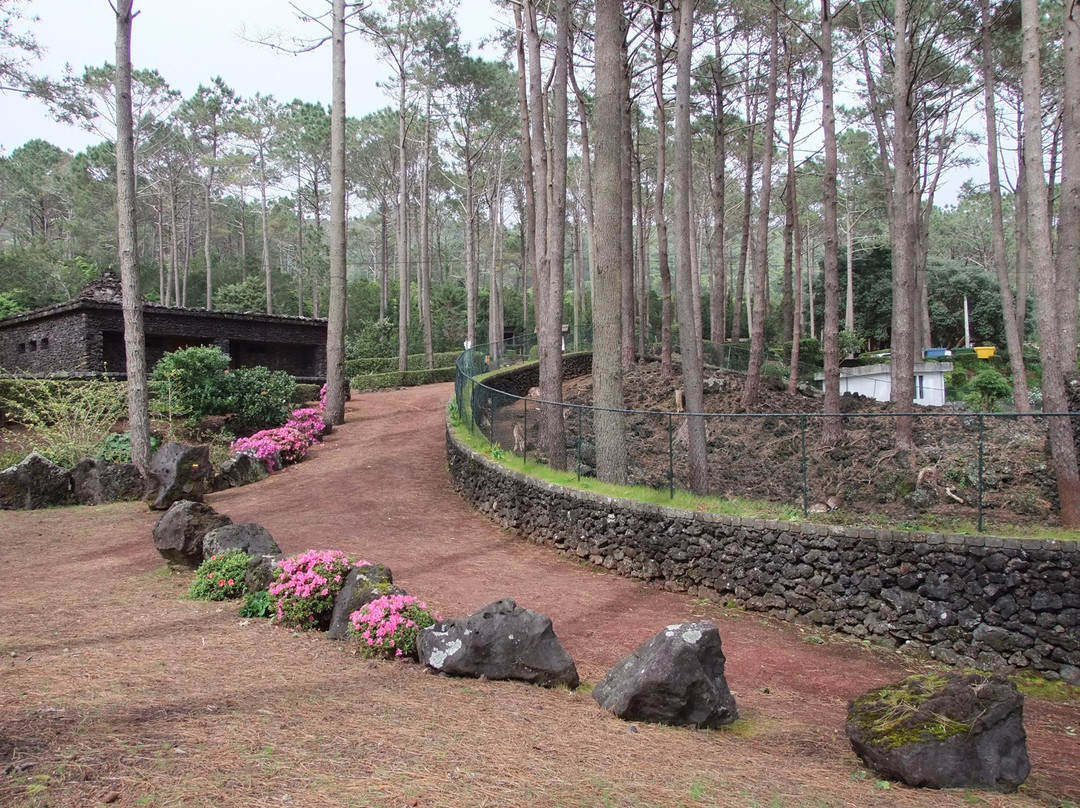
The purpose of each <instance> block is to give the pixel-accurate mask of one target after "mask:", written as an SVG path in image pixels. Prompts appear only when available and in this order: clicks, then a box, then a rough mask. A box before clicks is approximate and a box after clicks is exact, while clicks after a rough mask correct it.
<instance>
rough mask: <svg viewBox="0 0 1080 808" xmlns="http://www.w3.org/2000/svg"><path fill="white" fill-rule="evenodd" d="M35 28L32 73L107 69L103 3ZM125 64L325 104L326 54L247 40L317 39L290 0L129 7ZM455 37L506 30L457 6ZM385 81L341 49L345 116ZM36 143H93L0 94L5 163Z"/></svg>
mask: <svg viewBox="0 0 1080 808" xmlns="http://www.w3.org/2000/svg"><path fill="white" fill-rule="evenodd" d="M296 5H297V6H299V7H300V8H302V9H304V10H305V11H310V12H311V13H318V12H320V11H321V10H323V9H327V8H329V4H328V3H326V2H325V0H297V2H296ZM29 8H30V9H31V10H32V12H33V13H34V14H35V15H37V17H38V21H37V22H36V23H32V24H31V25H30V26H29V28H30V30H32V31H33V32H34V34H35V36H36V37H37V40H38V43H39V44H40V45H42V47H43V48H44V50H45V54H44V57H43V58H42V60H41V61H40V63H39V65H38V68H37V70H36V72H39V73H45V74H46V75H49V76H51V77H59V76H60V75H62V74H63V71H64V68H65V65H70V66H71V68H72V69H73V70H74V71H75V73H76V74H81V73H82V70H83V68H84V67H86V66H88V65H102V64H104V63H105V62H113V61H114V54H115V50H114V44H113V43H114V37H115V33H116V18H115V16H114V15H113V12H112V9H111V8H110V7H109V3H108V2H107V0H34V2H32V3H31V4H30V6H29ZM135 10H136V11H139V12H140V13H139V15H138V16H137V17H136V18H135V21H134V24H133V27H132V48H131V49H132V65H133V66H134V67H135V68H136V69H156V70H157V71H158V72H159V73H160V74H161V75H162V77H163V78H164V79H165V80H166V81H167V82H168V83H169V84H170V86H172V87H173V88H174V89H177V90H180V92H181V93H182V94H183V95H184V96H185V97H187V96H190V95H191V94H192V93H194V91H195V89H196V88H197V87H198V86H199V84H200V83H203V84H208V83H209V82H210V80H211V79H212V78H213V77H214V76H218V75H220V76H221V77H222V78H223V79H224V80H225V82H226V84H228V85H229V86H230V87H232V88H233V90H235V91H236V92H237V93H239V94H240V95H241V96H243V97H245V98H247V97H250V96H253V95H254V94H255V93H256V92H261V93H263V94H264V95H266V94H272V95H273V96H274V97H275V98H277V99H278V100H279V101H282V102H288V101H291V100H293V99H294V98H300V99H303V100H305V101H312V102H314V101H321V102H322V103H323V104H329V102H330V45H329V43H327V44H326V45H324V46H323V47H322V48H319V49H318V50H317V51H314V52H312V53H307V54H302V55H297V56H294V55H290V54H282V53H278V52H275V51H274V50H273V49H272V48H270V47H267V46H265V45H261V44H257V43H256V42H254V41H252V40H258V39H261V38H264V37H265V36H266V35H271V34H275V33H277V34H280V35H281V36H282V37H283V38H284V39H285V40H289V39H291V38H294V37H301V38H315V37H318V36H320V35H321V34H322V33H323V30H322V29H321V28H320V27H319V26H318V25H317V24H316V23H310V22H309V23H305V22H302V21H301V20H300V19H299V16H298V13H297V11H296V9H295V8H294V7H293V5H292V4H291V3H290V2H288V0H136V2H135ZM457 20H458V25H459V27H460V28H461V38H462V41H464V42H471V43H472V44H473V45H474V46H476V45H479V43H480V41H481V40H482V39H483V38H484V37H487V36H490V35H491V34H493V33H495V32H496V31H498V30H499V29H500V27H501V26H502V25H503V24H504V22H503V19H502V18H501V17H500V12H499V10H498V9H496V8H495V6H494V5H492V4H491V3H489V2H488V1H487V0H461V8H460V9H459V12H458V15H457ZM388 75H389V73H388V71H387V69H386V68H385V67H384V66H383V65H382V64H380V63H379V61H378V59H377V55H376V53H375V52H374V49H373V48H372V47H371V45H370V44H369V43H368V42H366V41H364V40H362V39H360V38H359V36H356V35H353V36H352V37H350V38H349V39H348V41H347V46H346V81H345V86H346V94H347V96H346V101H345V108H346V111H347V112H348V114H349V115H351V116H354V117H362V116H364V115H366V114H367V113H369V112H373V111H374V110H376V109H379V108H381V107H384V106H386V105H387V104H389V103H391V100H390V98H389V97H388V96H387V95H386V94H385V93H384V91H383V89H382V88H381V87H379V86H377V82H378V81H381V80H383V79H385V78H386V77H387V76H388ZM32 138H43V139H45V140H48V141H50V142H51V143H54V144H55V145H57V146H59V147H61V148H63V149H67V150H70V151H79V150H81V149H83V148H85V147H86V146H88V145H91V144H93V143H96V142H98V141H99V140H100V138H98V137H97V136H95V135H93V134H90V133H88V132H85V131H82V130H80V129H78V128H76V127H74V126H70V125H67V124H61V123H57V122H56V121H54V120H52V118H51V117H50V116H49V112H48V110H47V109H46V108H45V107H44V105H42V104H41V103H39V102H37V101H35V100H32V99H26V98H23V97H21V96H19V95H15V94H11V93H8V94H6V95H5V94H0V149H2V150H3V153H5V154H10V153H11V152H12V150H14V149H16V148H18V147H19V146H21V145H22V144H23V143H25V142H26V141H27V140H30V139H32Z"/></svg>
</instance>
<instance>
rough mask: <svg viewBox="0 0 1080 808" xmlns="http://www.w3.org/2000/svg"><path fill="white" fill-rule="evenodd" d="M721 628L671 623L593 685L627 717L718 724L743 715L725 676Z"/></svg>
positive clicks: (608, 706)
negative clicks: (736, 706)
mask: <svg viewBox="0 0 1080 808" xmlns="http://www.w3.org/2000/svg"><path fill="white" fill-rule="evenodd" d="M725 661H726V660H725V659H724V651H723V647H722V645H721V642H720V629H718V628H717V627H716V625H715V624H713V623H710V622H708V621H702V622H700V623H678V624H676V625H673V626H668V627H667V628H665V629H664V630H663V631H661V632H660V633H658V634H657V635H656V636H654V637H653V638H652V639H650V640H648V641H646V642H644V643H642V645H640V646H639V647H638V649H637V650H636V651H634V652H633V653H632V654H630V655H629V656H627V657H624V658H623V659H622V661H620V662H619V663H618V664H617V665H615V667H614V668H612V669H611V670H610V671H608V672H607V675H606V676H604V678H603V679H601V680H600V683H599V684H598V685H597V686H596V687H595V688H594V689H593V698H594V699H596V701H597V702H598V703H599V704H600V706H601V707H603V708H604V709H605V710H610V711H611V712H613V713H614V714H615V715H617V716H618V717H619V718H623V719H626V720H627V721H652V722H657V723H662V724H672V725H677V726H694V727H719V726H722V725H724V724H730V723H731V722H732V721H734V720H735V719H737V718H738V717H739V712H738V710H736V708H735V698H734V696H732V695H731V691H730V690H729V689H728V684H727V679H726V678H724V663H725Z"/></svg>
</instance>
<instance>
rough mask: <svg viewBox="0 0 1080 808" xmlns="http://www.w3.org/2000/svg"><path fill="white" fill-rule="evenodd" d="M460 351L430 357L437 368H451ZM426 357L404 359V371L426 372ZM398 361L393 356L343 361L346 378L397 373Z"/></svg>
mask: <svg viewBox="0 0 1080 808" xmlns="http://www.w3.org/2000/svg"><path fill="white" fill-rule="evenodd" d="M459 353H460V351H444V352H441V353H436V354H434V356H433V357H432V358H433V360H434V366H435V368H436V369H439V368H452V367H454V364H455V362H456V361H457V358H458V354H459ZM426 365H427V357H426V355H425V354H410V355H409V356H408V357H407V359H406V370H426V369H427V368H426ZM397 368H398V360H397V355H396V352H395V355H394V356H380V357H358V358H356V359H347V360H346V361H345V375H346V376H350V377H351V376H365V375H368V374H372V373H391V372H394V371H397Z"/></svg>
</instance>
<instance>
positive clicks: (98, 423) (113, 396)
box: [2, 378, 127, 468]
mask: <svg viewBox="0 0 1080 808" xmlns="http://www.w3.org/2000/svg"><path fill="white" fill-rule="evenodd" d="M4 381H5V383H4V385H3V387H4V391H3V393H4V395H5V398H6V400H5V401H4V405H3V406H4V412H3V419H2V420H8V421H14V422H16V423H19V424H22V425H23V426H25V427H26V430H27V431H26V434H25V438H24V440H23V441H22V443H23V444H24V446H23V447H22V448H21V449H20V453H21V454H26V452H27V451H30V450H34V451H37V452H40V453H41V454H42V455H44V456H45V457H47V458H49V460H52V461H53V462H54V463H57V464H59V465H61V466H64V467H65V468H71V467H72V466H73V465H75V464H76V463H77V462H78V461H79V460H81V459H82V458H84V457H94V456H96V455H97V454H98V451H99V450H100V449H101V444H102V441H104V440H105V438H106V436H107V435H108V434H109V433H110V431H111V430H112V428H113V426H114V425H115V424H116V422H117V420H118V419H120V418H122V417H123V416H124V414H125V413H126V410H127V401H126V398H125V386H124V384H123V382H107V381H84V380H66V379H32V378H25V379H8V380H4Z"/></svg>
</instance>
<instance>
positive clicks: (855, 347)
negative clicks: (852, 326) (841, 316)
mask: <svg viewBox="0 0 1080 808" xmlns="http://www.w3.org/2000/svg"><path fill="white" fill-rule="evenodd" d="M837 341H838V343H839V347H840V356H841V357H845V356H855V355H857V354H859V353H862V350H863V348H864V347H865V346H866V340H865V339H864V338H863V337H860V336H859V335H858V333H856V332H855V331H849V330H848V329H846V328H845V329H844V330H843V331H841V332H840V336H839V338H838V340H837Z"/></svg>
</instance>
